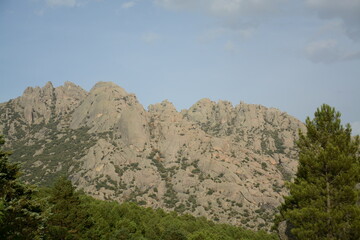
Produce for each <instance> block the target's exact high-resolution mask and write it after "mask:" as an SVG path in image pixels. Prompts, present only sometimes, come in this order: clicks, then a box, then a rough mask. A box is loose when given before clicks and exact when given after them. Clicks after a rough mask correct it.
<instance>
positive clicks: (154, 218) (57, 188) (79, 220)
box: [38, 178, 277, 240]
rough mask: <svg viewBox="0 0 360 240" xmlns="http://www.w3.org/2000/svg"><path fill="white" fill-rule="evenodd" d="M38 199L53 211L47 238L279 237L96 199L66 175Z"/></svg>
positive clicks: (209, 239) (173, 239) (175, 239)
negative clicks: (75, 188)
mask: <svg viewBox="0 0 360 240" xmlns="http://www.w3.org/2000/svg"><path fill="white" fill-rule="evenodd" d="M38 198H39V201H40V202H44V201H45V202H46V203H45V204H44V205H43V206H44V209H43V210H44V212H46V211H50V213H49V218H48V221H47V223H46V226H45V238H46V239H104V240H107V239H120V240H121V239H124V240H131V239H134V240H135V239H138V240H140V239H142V240H145V239H149V240H150V239H153V240H155V239H156V240H159V239H163V240H186V239H189V240H190V239H193V240H218V239H219V240H220V239H221V240H231V239H248V240H250V239H264V240H266V239H269V240H270V239H277V238H276V236H274V235H270V234H267V233H265V232H253V231H250V230H245V229H242V228H239V227H235V226H231V225H226V224H215V223H213V222H211V221H208V220H206V219H205V218H195V217H193V216H191V215H178V214H177V213H175V212H171V213H166V212H164V211H163V210H161V209H157V210H154V209H152V208H144V207H141V206H138V205H136V204H135V203H123V204H119V203H118V202H111V201H101V200H96V199H94V198H91V197H88V196H86V195H84V194H80V193H79V192H76V191H75V190H74V187H73V186H72V185H71V182H70V181H69V180H66V179H65V178H60V179H59V180H58V181H57V182H56V183H55V185H54V186H53V187H52V188H51V189H42V190H41V191H40V192H39V194H38Z"/></svg>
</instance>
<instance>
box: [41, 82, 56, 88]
mask: <svg viewBox="0 0 360 240" xmlns="http://www.w3.org/2000/svg"><path fill="white" fill-rule="evenodd" d="M42 89H54V85H53V84H52V82H51V81H48V82H47V83H46V84H45V86H44V87H43V88H42Z"/></svg>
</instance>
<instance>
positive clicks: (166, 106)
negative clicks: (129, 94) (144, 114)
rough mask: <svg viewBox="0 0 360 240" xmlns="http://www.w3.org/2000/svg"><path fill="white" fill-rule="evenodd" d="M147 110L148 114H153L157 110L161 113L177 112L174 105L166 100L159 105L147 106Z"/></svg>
mask: <svg viewBox="0 0 360 240" xmlns="http://www.w3.org/2000/svg"><path fill="white" fill-rule="evenodd" d="M148 109H149V112H155V111H159V110H161V111H164V110H171V111H175V112H177V110H176V108H175V106H174V104H173V103H172V102H170V101H169V100H167V99H165V100H163V101H162V102H161V103H155V104H151V105H149V107H148Z"/></svg>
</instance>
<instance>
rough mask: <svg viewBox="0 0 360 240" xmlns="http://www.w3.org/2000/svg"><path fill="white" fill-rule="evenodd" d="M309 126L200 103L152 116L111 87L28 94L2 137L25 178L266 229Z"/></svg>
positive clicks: (249, 108) (5, 119)
mask: <svg viewBox="0 0 360 240" xmlns="http://www.w3.org/2000/svg"><path fill="white" fill-rule="evenodd" d="M298 129H304V126H303V124H302V123H301V122H300V121H299V120H297V119H295V118H293V117H291V116H289V115H287V114H286V113H284V112H281V111H279V110H277V109H273V108H266V107H263V106H260V105H252V104H246V103H240V104H239V105H236V106H233V105H232V104H231V103H230V102H227V101H219V102H213V101H211V100H209V99H202V100H200V101H199V102H197V103H195V104H194V105H193V106H192V107H191V108H190V109H189V110H183V111H181V112H178V111H177V110H176V109H175V107H174V106H173V105H172V103H170V102H169V101H166V100H165V101H163V102H161V103H158V104H154V105H150V106H149V107H148V111H146V110H145V109H144V107H143V106H142V105H141V104H140V103H139V102H138V100H137V99H136V96H135V95H134V94H129V93H127V92H126V91H125V90H124V89H122V88H121V87H119V86H117V85H116V84H114V83H108V82H100V83H97V84H96V85H95V86H94V87H93V88H92V89H91V90H90V91H89V92H86V91H85V90H83V89H82V88H80V87H79V86H76V85H75V84H73V83H69V82H66V83H65V84H64V86H61V87H57V88H54V87H53V85H52V84H51V83H47V84H46V85H45V86H44V87H43V88H39V87H36V88H30V87H29V88H27V89H26V90H25V92H24V94H23V95H22V96H21V97H18V98H16V99H13V100H10V101H8V102H6V103H2V104H0V132H1V133H2V134H4V135H5V136H6V138H7V141H8V142H7V146H8V147H9V148H10V149H13V150H14V154H13V155H12V160H13V161H20V162H21V163H22V165H23V169H24V176H23V178H24V179H25V180H27V181H28V182H31V183H36V184H42V185H47V184H50V183H51V182H52V181H53V180H54V178H56V177H57V176H58V175H61V174H65V175H68V176H69V177H70V178H71V179H72V181H73V183H74V184H75V185H76V186H77V187H78V188H79V189H83V190H84V191H85V192H86V193H88V194H90V195H92V196H95V197H97V198H100V199H114V200H118V201H135V202H137V203H139V204H141V205H146V206H151V207H161V208H165V209H168V210H175V211H178V212H180V213H191V214H193V215H196V216H205V217H207V218H210V219H213V220H216V221H220V222H228V223H232V224H236V225H243V226H246V227H248V228H253V229H259V228H260V229H269V226H270V223H271V218H272V216H273V214H274V212H275V211H276V207H277V206H278V205H279V204H280V202H281V201H282V196H283V195H284V194H286V193H287V192H286V189H285V188H284V182H285V181H287V180H290V179H291V177H292V176H293V174H294V172H295V169H296V160H295V159H296V154H297V153H296V149H295V147H294V141H295V140H296V138H297V131H298Z"/></svg>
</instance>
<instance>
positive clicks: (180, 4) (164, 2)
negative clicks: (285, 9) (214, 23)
mask: <svg viewBox="0 0 360 240" xmlns="http://www.w3.org/2000/svg"><path fill="white" fill-rule="evenodd" d="M154 2H155V3H156V4H158V5H160V6H162V7H165V8H170V9H182V10H200V11H204V12H206V13H210V14H213V15H217V16H227V17H229V16H235V15H237V16H239V15H241V16H253V17H256V15H257V14H264V13H269V12H273V11H274V10H276V9H278V6H279V4H282V3H284V2H286V0H154Z"/></svg>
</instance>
